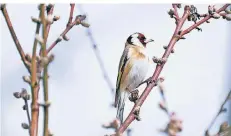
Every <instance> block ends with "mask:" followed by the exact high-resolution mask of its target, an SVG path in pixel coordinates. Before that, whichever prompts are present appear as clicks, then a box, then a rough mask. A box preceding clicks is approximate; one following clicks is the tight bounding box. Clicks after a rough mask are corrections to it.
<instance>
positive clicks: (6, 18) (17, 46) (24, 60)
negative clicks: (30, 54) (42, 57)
mask: <svg viewBox="0 0 231 136" xmlns="http://www.w3.org/2000/svg"><path fill="white" fill-rule="evenodd" d="M1 11H2V14H3V16H4V18H5V20H6V23H7V26H8V28H9V31H10V34H11V36H12V38H13V40H14V43H15V45H16V48H17V50H18V52H19V54H20V57H21V59H22V62H23V64H24V65H25V67H26V68H27V70H28V72H29V73H30V67H29V66H28V62H27V60H26V58H25V53H24V51H23V49H22V46H21V44H20V42H19V40H18V38H17V35H16V33H15V31H14V28H13V25H12V23H11V21H10V17H9V14H8V12H7V9H6V4H1Z"/></svg>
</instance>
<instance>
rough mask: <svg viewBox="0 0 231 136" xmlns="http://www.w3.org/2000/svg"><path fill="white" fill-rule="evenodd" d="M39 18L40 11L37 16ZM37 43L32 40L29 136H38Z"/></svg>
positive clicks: (37, 28) (37, 29)
mask: <svg viewBox="0 0 231 136" xmlns="http://www.w3.org/2000/svg"><path fill="white" fill-rule="evenodd" d="M39 18H41V11H40V14H39ZM40 26H41V24H40V23H37V26H36V31H35V34H39V30H40ZM37 44H38V41H37V40H36V38H35V40H34V45H33V51H32V60H31V94H32V108H31V114H32V122H31V128H30V131H31V136H37V135H38V118H39V105H38V93H39V89H40V88H39V81H37V62H36V50H37Z"/></svg>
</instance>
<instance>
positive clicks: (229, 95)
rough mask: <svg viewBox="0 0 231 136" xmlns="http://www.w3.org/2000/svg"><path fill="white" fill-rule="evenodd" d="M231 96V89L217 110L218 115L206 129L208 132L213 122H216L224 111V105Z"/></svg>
mask: <svg viewBox="0 0 231 136" xmlns="http://www.w3.org/2000/svg"><path fill="white" fill-rule="evenodd" d="M230 97H231V90H230V91H229V93H228V95H227V96H226V98H225V100H224V102H223V103H222V104H221V106H220V109H219V111H218V112H217V114H216V116H215V117H214V118H213V120H212V122H211V123H210V124H209V127H208V128H207V129H206V131H205V132H206V133H208V132H209V130H210V129H211V127H212V126H213V124H214V123H215V121H216V119H217V117H218V116H219V115H220V114H221V113H222V112H223V110H224V105H225V104H226V103H227V101H228V100H229V99H230Z"/></svg>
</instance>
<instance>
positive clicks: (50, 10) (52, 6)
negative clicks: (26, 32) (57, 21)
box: [47, 4, 54, 35]
mask: <svg viewBox="0 0 231 136" xmlns="http://www.w3.org/2000/svg"><path fill="white" fill-rule="evenodd" d="M53 11H54V5H53V4H50V9H49V10H47V15H48V16H49V15H52V14H53ZM50 28H51V24H47V35H49V32H50Z"/></svg>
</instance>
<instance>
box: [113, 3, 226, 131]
mask: <svg viewBox="0 0 231 136" xmlns="http://www.w3.org/2000/svg"><path fill="white" fill-rule="evenodd" d="M228 6H229V4H226V5H224V6H223V7H222V8H220V9H219V10H217V13H220V12H221V11H224V9H226V8H227V7H228ZM189 9H190V7H189V6H185V9H184V14H183V16H182V18H180V20H179V22H178V23H177V26H176V28H175V31H174V34H173V35H172V38H171V40H170V42H169V44H168V47H167V49H166V50H165V53H164V54H163V56H162V58H163V59H165V58H168V57H169V55H170V54H171V51H172V49H173V47H174V45H175V43H176V42H177V41H178V40H179V39H180V38H181V37H182V36H183V35H185V34H187V33H189V32H190V31H191V30H193V29H195V28H196V27H197V26H199V25H200V24H202V23H204V22H205V21H207V20H208V19H210V18H211V17H205V18H203V19H202V20H201V21H199V22H198V23H196V24H194V25H192V26H191V27H189V28H188V29H186V30H185V31H183V32H182V33H181V34H180V36H179V35H178V33H179V32H180V30H181V28H182V26H183V24H184V22H185V20H186V19H187V17H188V16H189V14H190V12H189ZM164 65H165V63H162V64H160V65H157V66H156V69H155V71H154V73H153V76H152V81H153V82H151V83H150V84H149V85H148V86H147V87H146V88H145V90H144V91H143V93H142V95H141V96H140V98H139V99H138V101H137V103H136V104H135V105H134V106H133V109H132V110H131V112H130V113H129V115H128V117H127V118H126V120H125V121H124V123H123V124H122V125H121V126H120V128H119V129H118V131H117V133H119V134H122V133H123V132H124V131H125V130H126V129H127V127H128V126H129V125H130V124H131V123H132V121H134V120H135V115H134V111H135V109H136V107H138V106H142V104H143V103H144V101H145V100H146V98H147V96H148V95H149V93H150V92H151V90H152V88H153V87H154V86H156V81H157V79H158V77H159V75H160V73H161V71H162V69H163V67H164Z"/></svg>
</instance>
